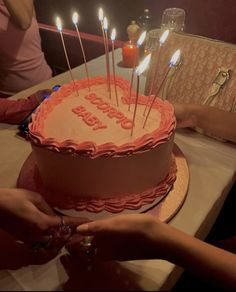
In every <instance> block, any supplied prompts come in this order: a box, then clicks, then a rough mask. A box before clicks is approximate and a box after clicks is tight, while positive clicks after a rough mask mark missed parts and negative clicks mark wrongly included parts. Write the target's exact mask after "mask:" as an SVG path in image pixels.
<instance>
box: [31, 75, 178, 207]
mask: <svg viewBox="0 0 236 292" xmlns="http://www.w3.org/2000/svg"><path fill="white" fill-rule="evenodd" d="M89 84H90V90H89V88H88V80H87V79H84V80H79V81H75V82H71V83H68V84H65V85H63V86H62V87H61V88H60V90H59V91H57V92H54V93H52V94H51V96H50V97H49V98H48V99H47V100H45V101H44V102H43V103H42V104H41V106H40V107H39V108H38V109H37V111H36V112H35V113H34V114H33V117H32V123H31V124H30V126H29V137H30V139H31V142H32V143H31V144H32V149H33V153H34V155H35V160H36V165H37V168H38V172H39V175H40V178H41V180H42V184H43V186H44V188H45V190H46V191H47V192H49V193H50V194H51V195H50V198H51V199H50V200H51V202H53V204H54V205H56V206H59V207H61V208H64V209H70V208H71V209H73V208H74V209H76V210H88V211H92V212H99V211H102V210H107V211H109V212H121V211H122V210H124V209H139V208H140V207H141V206H143V205H145V204H151V203H153V202H154V201H155V199H156V198H157V197H158V196H160V197H164V196H165V195H166V194H167V193H168V192H169V190H170V189H171V188H172V186H173V183H174V181H175V177H176V166H175V159H174V157H173V155H172V149H173V141H174V132H175V123H176V121H175V117H174V110H173V107H172V105H171V104H170V103H169V102H167V101H163V100H161V99H158V98H157V100H156V101H155V104H154V106H153V109H152V111H151V112H150V116H149V118H148V120H147V123H146V125H145V127H143V125H144V115H143V113H144V109H145V105H146V103H147V99H148V98H147V97H146V96H144V95H139V96H138V101H137V102H138V104H137V114H136V117H135V120H134V107H135V101H136V92H134V91H133V92H132V94H131V96H130V94H129V88H130V83H129V82H128V81H127V80H125V79H123V78H122V77H116V88H117V97H118V98H117V99H116V95H115V90H114V89H115V88H114V80H113V78H111V95H110V94H109V91H108V88H107V79H106V78H104V77H95V78H91V79H90V82H89ZM129 105H130V106H129ZM132 129H133V131H132Z"/></svg>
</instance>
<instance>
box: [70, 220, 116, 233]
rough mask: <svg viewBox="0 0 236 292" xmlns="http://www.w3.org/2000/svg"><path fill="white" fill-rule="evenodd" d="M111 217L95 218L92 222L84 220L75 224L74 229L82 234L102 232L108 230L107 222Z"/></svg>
mask: <svg viewBox="0 0 236 292" xmlns="http://www.w3.org/2000/svg"><path fill="white" fill-rule="evenodd" d="M110 220H112V219H105V220H97V221H93V222H86V223H85V224H81V225H79V226H77V228H76V231H77V232H78V233H80V234H83V235H92V234H96V233H103V232H105V231H108V230H109V222H110Z"/></svg>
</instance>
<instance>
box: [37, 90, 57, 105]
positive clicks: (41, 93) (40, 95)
mask: <svg viewBox="0 0 236 292" xmlns="http://www.w3.org/2000/svg"><path fill="white" fill-rule="evenodd" d="M52 92H53V91H52V90H51V89H43V90H39V91H37V92H35V93H34V94H33V96H35V97H36V99H37V101H38V103H39V104H40V103H41V102H42V101H43V100H44V98H45V96H47V95H50V94H51V93H52Z"/></svg>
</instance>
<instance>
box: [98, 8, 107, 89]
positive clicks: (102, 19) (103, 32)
mask: <svg viewBox="0 0 236 292" xmlns="http://www.w3.org/2000/svg"><path fill="white" fill-rule="evenodd" d="M98 19H99V21H100V23H101V29H102V37H103V44H104V49H105V58H106V70H107V45H106V38H105V31H104V25H103V24H104V13H103V9H102V8H99V10H98ZM107 80H108V72H107ZM107 90H108V91H109V85H108V83H107Z"/></svg>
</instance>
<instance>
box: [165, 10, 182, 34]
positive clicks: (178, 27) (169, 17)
mask: <svg viewBox="0 0 236 292" xmlns="http://www.w3.org/2000/svg"><path fill="white" fill-rule="evenodd" d="M161 28H162V29H169V30H171V31H175V32H180V31H184V29H185V10H184V9H182V8H167V9H165V10H164V12H163V14H162V23H161Z"/></svg>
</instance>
